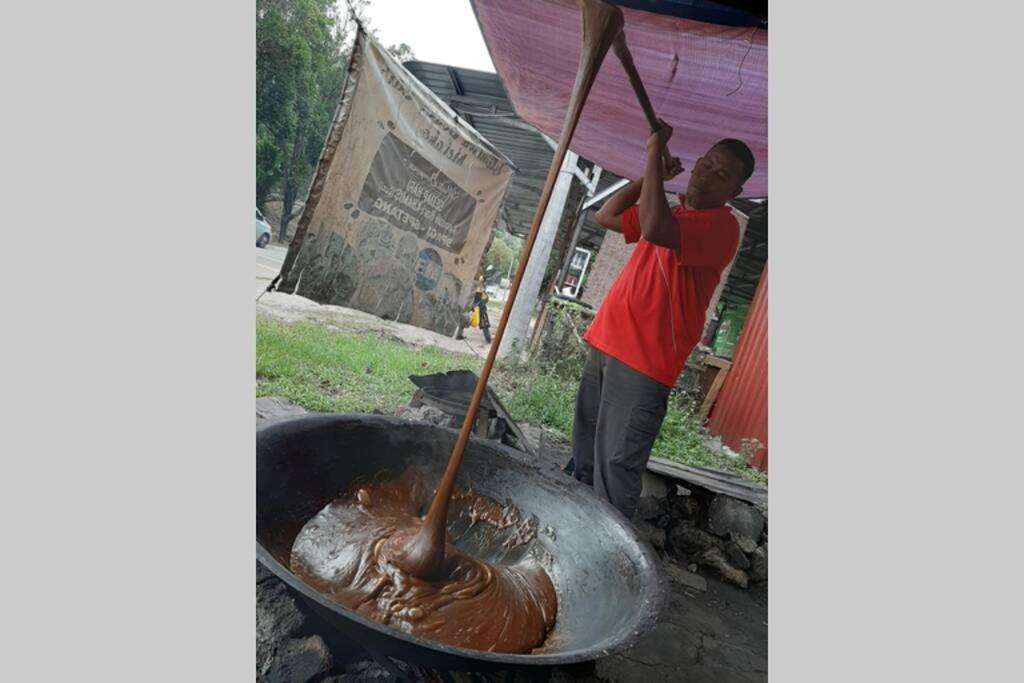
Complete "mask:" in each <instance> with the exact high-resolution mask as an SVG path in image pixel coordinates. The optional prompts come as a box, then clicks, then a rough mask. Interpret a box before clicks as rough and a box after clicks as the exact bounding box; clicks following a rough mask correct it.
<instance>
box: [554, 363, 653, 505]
mask: <svg viewBox="0 0 1024 683" xmlns="http://www.w3.org/2000/svg"><path fill="white" fill-rule="evenodd" d="M669 391H670V388H669V387H667V386H665V385H664V384H662V383H660V382H657V381H655V380H653V379H651V378H650V377H648V376H647V375H644V374H642V373H640V372H637V371H636V370H634V369H632V368H630V367H629V366H628V365H624V364H623V363H620V362H619V361H617V360H615V359H614V358H612V357H611V356H608V355H606V354H604V353H602V352H601V351H598V350H597V349H595V348H593V347H591V349H590V353H589V354H588V356H587V362H586V364H585V365H584V367H583V379H581V380H580V388H579V392H578V393H577V395H576V417H575V420H574V422H573V429H572V456H573V461H574V467H575V470H574V472H573V476H574V477H576V479H578V480H579V481H581V482H583V483H584V484H590V485H591V486H593V487H594V492H595V493H596V494H597V495H598V496H599V497H600V498H602V499H604V500H606V501H608V502H609V503H611V504H612V505H613V506H615V507H616V508H617V509H618V510H619V512H621V513H622V514H624V515H625V516H626V517H627V518H631V517H632V516H633V513H634V512H635V511H636V504H637V501H638V500H639V499H640V491H641V489H642V488H643V479H642V477H643V472H644V470H645V469H646V467H647V459H648V457H650V455H651V448H652V447H653V446H654V440H655V438H656V437H657V436H658V430H660V429H661V422H662V420H664V419H665V409H666V407H667V406H668V395H669Z"/></svg>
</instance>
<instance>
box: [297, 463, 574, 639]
mask: <svg viewBox="0 0 1024 683" xmlns="http://www.w3.org/2000/svg"><path fill="white" fill-rule="evenodd" d="M426 486H427V485H426V484H425V481H424V477H423V476H422V475H420V474H418V473H416V472H413V471H411V470H410V471H407V472H406V473H405V474H403V476H402V477H401V478H399V479H396V480H391V481H386V482H381V483H374V484H361V485H355V486H353V488H352V490H350V491H349V492H348V494H346V495H344V496H341V497H340V498H337V499H336V500H334V501H332V502H331V503H330V504H328V505H327V507H325V508H324V509H323V510H321V511H320V512H319V513H318V514H317V515H316V516H315V517H314V518H313V519H312V520H310V521H309V522H308V523H307V524H306V525H305V526H304V527H303V528H302V530H301V531H300V532H299V534H298V536H297V537H296V539H295V542H294V544H293V545H292V550H291V570H292V572H293V573H294V574H295V575H296V576H298V577H299V578H301V579H302V580H303V581H305V582H306V583H307V584H309V585H310V586H312V587H314V588H315V589H316V590H318V591H320V592H321V593H323V594H324V595H326V596H328V597H329V598H330V599H332V600H334V601H335V602H337V603H339V604H341V605H344V606H345V607H348V608H350V609H353V610H355V611H357V612H359V613H360V614H362V615H364V616H366V617H369V618H370V619H373V620H375V621H378V622H380V623H382V624H387V625H389V626H392V627H394V628H398V629H401V630H403V631H405V632H407V633H410V634H412V635H415V636H418V637H421V638H427V639H430V640H434V641H437V642H440V643H445V644H447V645H453V646H457V647H465V648H472V649H475V650H485V651H491V652H506V653H529V652H531V651H532V650H533V649H534V648H537V647H539V646H540V645H541V644H542V643H543V642H544V639H545V637H546V636H547V633H548V631H549V630H550V629H551V627H552V626H553V625H554V623H555V616H556V613H557V599H556V597H555V588H554V586H553V585H552V583H551V579H550V578H549V577H548V575H547V573H546V572H545V571H544V569H543V568H542V567H541V566H540V564H539V563H538V562H537V561H536V560H535V559H533V558H532V557H531V556H530V555H529V554H526V555H524V556H523V557H522V558H520V559H519V560H518V561H516V562H515V563H513V564H491V563H487V562H484V561H482V560H479V559H477V558H474V557H471V556H470V555H467V554H466V553H465V552H463V551H461V550H459V549H458V548H456V547H455V546H454V545H452V544H451V543H448V544H447V545H446V546H445V558H446V561H445V567H444V570H443V572H442V575H441V576H440V577H437V578H434V579H430V580H427V579H422V578H418V577H415V576H410V575H408V574H405V573H404V572H402V571H401V570H400V569H399V568H398V567H396V566H395V565H394V564H392V563H391V562H389V561H388V560H387V553H385V552H382V549H383V548H384V547H385V545H386V544H388V543H391V544H398V545H400V544H403V543H407V542H408V541H410V540H411V539H412V537H413V536H414V535H415V534H416V532H417V530H418V529H419V528H420V526H421V525H422V523H423V520H422V518H421V517H420V516H419V514H418V513H419V509H420V505H421V502H422V501H423V500H424V493H425V491H426V490H427V488H426ZM452 500H453V503H456V504H457V505H458V506H459V509H460V510H461V512H460V513H459V515H460V517H464V518H465V522H466V523H467V524H468V526H469V527H472V526H474V525H477V524H480V523H483V524H488V525H491V526H492V527H493V529H494V530H501V529H505V530H506V531H507V532H508V537H507V538H506V540H505V544H504V548H505V549H509V548H512V547H515V546H516V545H522V544H526V543H529V542H530V541H531V540H532V539H533V538H534V536H535V533H536V532H535V529H534V528H533V527H531V526H530V525H529V524H524V523H522V522H520V521H519V520H518V518H517V516H516V514H515V512H514V511H513V510H511V509H510V508H501V507H499V506H498V505H496V504H494V503H493V502H490V501H488V500H486V499H484V498H481V497H480V496H478V495H477V494H475V493H472V492H465V491H459V490H457V491H456V492H455V493H454V494H453V496H452Z"/></svg>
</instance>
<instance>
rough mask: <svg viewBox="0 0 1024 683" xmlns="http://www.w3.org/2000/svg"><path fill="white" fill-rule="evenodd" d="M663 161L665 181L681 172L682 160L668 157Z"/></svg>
mask: <svg viewBox="0 0 1024 683" xmlns="http://www.w3.org/2000/svg"><path fill="white" fill-rule="evenodd" d="M664 163H665V181H666V182H667V181H669V180H672V179H673V178H675V177H676V176H677V175H679V174H680V173H682V172H683V162H681V161H679V157H669V158H668V159H666V160H665V162H664Z"/></svg>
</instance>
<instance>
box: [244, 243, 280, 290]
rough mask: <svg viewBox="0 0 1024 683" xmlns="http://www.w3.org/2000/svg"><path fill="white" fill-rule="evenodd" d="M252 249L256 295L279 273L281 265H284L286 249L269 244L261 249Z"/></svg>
mask: <svg viewBox="0 0 1024 683" xmlns="http://www.w3.org/2000/svg"><path fill="white" fill-rule="evenodd" d="M253 249H255V250H256V294H257V295H258V294H259V293H260V292H262V291H263V290H265V289H266V288H267V285H269V284H270V281H271V280H273V279H274V277H275V276H276V275H277V274H278V273H280V272H281V264H282V263H284V257H285V254H287V253H288V247H283V246H279V245H277V244H273V243H271V244H268V245H267V246H266V247H264V248H263V249H260V248H259V247H253Z"/></svg>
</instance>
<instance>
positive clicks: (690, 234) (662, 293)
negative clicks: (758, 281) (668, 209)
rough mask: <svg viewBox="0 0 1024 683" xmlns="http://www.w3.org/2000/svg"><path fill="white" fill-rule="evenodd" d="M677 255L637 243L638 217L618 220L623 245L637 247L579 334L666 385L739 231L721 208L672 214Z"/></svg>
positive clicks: (700, 325) (679, 367) (698, 329)
mask: <svg viewBox="0 0 1024 683" xmlns="http://www.w3.org/2000/svg"><path fill="white" fill-rule="evenodd" d="M672 215H673V216H674V217H675V219H676V222H677V223H678V224H679V236H680V239H679V243H680V248H679V250H678V251H676V250H673V249H669V248H667V247H659V246H658V245H656V244H653V243H651V242H648V241H647V240H645V239H641V235H640V211H639V209H638V207H636V206H631V207H630V208H628V209H626V211H625V212H623V214H622V233H623V235H624V236H625V238H626V243H627V244H632V243H633V242H639V244H637V245H636V249H634V250H633V255H632V256H630V257H629V261H628V262H627V263H626V267H625V268H623V270H622V272H621V273H620V274H619V277H618V279H616V280H615V284H613V285H612V288H611V289H610V290H609V291H608V294H607V295H606V296H605V299H604V303H602V304H601V308H600V309H599V310H598V312H597V316H595V318H594V322H593V323H591V325H590V329H589V330H587V333H586V335H584V337H583V338H584V340H586V341H587V342H588V343H589V344H590V345H591V346H595V347H597V348H598V349H600V350H601V351H603V352H604V353H606V354H608V355H609V356H611V357H612V358H615V359H616V360H618V361H620V362H622V363H625V364H626V365H628V366H629V367H631V368H633V369H634V370H636V371H637V372H642V373H643V374H645V375H647V376H648V377H650V378H652V379H654V380H657V381H658V382H661V383H662V384H665V385H667V386H672V385H674V384H675V383H676V380H677V379H678V378H679V373H681V372H682V371H683V365H685V363H686V358H687V356H689V355H690V351H692V350H693V347H694V346H695V345H696V344H697V342H698V341H700V337H701V334H702V333H703V332H704V314H705V312H706V311H707V308H708V305H709V304H710V303H711V296H712V295H713V294H714V292H715V288H716V287H718V281H719V278H720V277H721V275H722V271H723V270H724V269H725V267H726V266H727V265H729V262H730V261H732V257H733V255H734V254H735V253H736V248H737V247H738V246H739V239H740V230H739V224H738V223H737V222H736V219H735V218H734V217H733V215H732V211H731V210H730V209H729V208H728V207H726V206H723V207H719V208H716V209H686V208H684V207H682V206H679V207H677V208H675V209H673V210H672Z"/></svg>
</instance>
